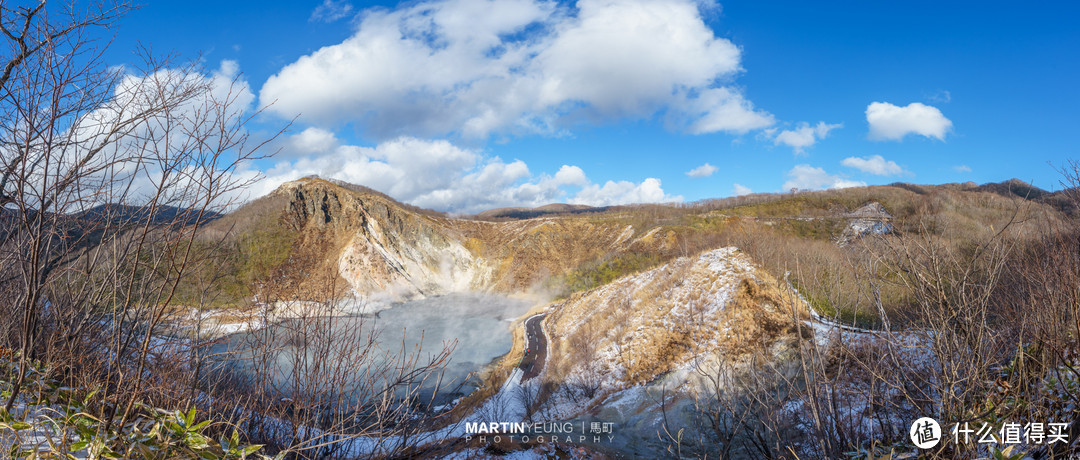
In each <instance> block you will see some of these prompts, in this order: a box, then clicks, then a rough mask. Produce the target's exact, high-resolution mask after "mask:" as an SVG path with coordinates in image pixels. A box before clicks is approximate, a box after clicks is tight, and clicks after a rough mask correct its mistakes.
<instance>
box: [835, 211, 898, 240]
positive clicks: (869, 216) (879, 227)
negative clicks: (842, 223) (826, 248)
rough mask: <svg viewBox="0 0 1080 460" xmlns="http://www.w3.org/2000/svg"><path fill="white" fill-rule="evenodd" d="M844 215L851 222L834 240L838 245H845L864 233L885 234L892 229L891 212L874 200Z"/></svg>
mask: <svg viewBox="0 0 1080 460" xmlns="http://www.w3.org/2000/svg"><path fill="white" fill-rule="evenodd" d="M846 216H847V217H850V218H851V222H849V223H848V226H847V228H846V229H844V233H842V234H841V235H840V238H839V239H837V241H836V243H837V244H839V245H840V246H846V245H847V244H848V243H851V242H852V241H855V240H857V239H859V238H862V237H864V236H866V235H886V234H889V233H892V231H893V226H892V223H890V221H891V220H892V217H893V216H892V214H889V211H886V210H885V207H884V206H882V205H881V203H878V202H876V201H873V202H870V203H867V204H865V205H863V206H862V207H860V208H859V209H856V210H854V211H852V212H849V213H847V214H846Z"/></svg>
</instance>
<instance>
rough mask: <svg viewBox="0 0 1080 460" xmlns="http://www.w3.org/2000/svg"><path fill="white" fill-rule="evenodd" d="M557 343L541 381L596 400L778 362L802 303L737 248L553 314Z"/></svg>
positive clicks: (642, 277)
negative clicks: (687, 371) (722, 366)
mask: <svg viewBox="0 0 1080 460" xmlns="http://www.w3.org/2000/svg"><path fill="white" fill-rule="evenodd" d="M550 310H551V311H552V313H551V314H550V315H549V317H548V318H547V319H546V320H545V323H544V324H545V329H546V331H547V332H548V334H549V335H551V336H552V337H555V338H557V339H553V341H552V349H553V353H552V355H551V358H549V360H548V366H549V368H548V373H547V374H546V378H548V379H550V380H551V383H552V384H555V385H558V384H560V383H562V382H593V384H594V385H595V386H596V388H597V389H598V390H601V392H611V391H617V390H622V389H625V388H628V387H630V386H633V385H637V384H643V383H648V382H650V381H652V380H653V379H655V378H656V377H657V376H660V375H663V374H665V373H667V372H670V371H673V370H676V369H678V368H683V367H686V366H687V365H688V364H689V363H691V362H694V361H698V362H700V361H702V360H705V361H708V360H712V359H715V358H716V357H717V356H722V357H724V359H725V360H726V361H728V362H738V361H739V360H740V359H741V357H743V356H748V355H750V354H752V353H755V352H763V353H765V354H767V355H778V354H781V353H782V352H783V350H785V349H786V348H788V347H789V346H791V345H792V344H793V343H794V338H795V334H797V333H798V331H797V324H798V322H799V321H801V320H804V319H806V318H808V315H809V311H808V310H807V306H806V305H805V303H803V302H801V301H800V300H799V299H798V295H797V294H796V293H794V292H792V291H791V290H790V289H789V288H788V287H787V285H786V284H784V283H783V282H782V281H778V280H777V279H775V278H774V277H772V276H771V275H769V274H768V273H767V272H765V270H763V269H761V268H760V267H757V266H756V265H755V264H754V262H753V261H752V260H751V259H750V257H749V256H747V255H746V254H744V253H742V252H740V251H739V250H738V249H736V248H733V247H728V248H722V249H715V250H712V251H708V252H704V253H702V254H700V255H699V256H696V257H681V258H678V259H675V260H673V261H671V262H669V263H667V264H664V265H661V266H659V267H657V268H654V269H651V270H648V271H645V272H642V273H638V274H636V275H631V276H627V277H623V278H620V279H618V280H616V281H614V282H611V283H609V284H607V285H604V286H602V287H599V288H596V289H593V290H590V291H587V292H584V293H579V294H575V295H573V296H571V297H570V298H568V299H566V300H564V301H561V302H558V303H555V304H553V305H551V306H550Z"/></svg>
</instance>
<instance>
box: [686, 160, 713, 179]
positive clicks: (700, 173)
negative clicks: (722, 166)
mask: <svg viewBox="0 0 1080 460" xmlns="http://www.w3.org/2000/svg"><path fill="white" fill-rule="evenodd" d="M717 169H719V168H717V167H716V166H713V165H711V164H708V163H705V164H703V165H701V166H698V167H696V168H694V169H691V170H689V171H687V172H686V175H687V176H690V177H709V176H711V175H713V173H715V172H716V170H717Z"/></svg>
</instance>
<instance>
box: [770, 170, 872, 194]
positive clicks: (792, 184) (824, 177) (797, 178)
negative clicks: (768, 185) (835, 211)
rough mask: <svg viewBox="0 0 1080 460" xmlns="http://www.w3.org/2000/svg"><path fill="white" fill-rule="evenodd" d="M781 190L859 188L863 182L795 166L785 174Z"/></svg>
mask: <svg viewBox="0 0 1080 460" xmlns="http://www.w3.org/2000/svg"><path fill="white" fill-rule="evenodd" d="M787 177H788V180H787V182H784V185H783V190H785V191H786V190H791V189H799V190H822V189H827V188H846V187H861V186H864V185H866V183H865V182H858V181H851V180H847V179H844V178H843V177H840V176H834V175H831V174H829V173H826V172H825V170H824V169H821V168H815V167H813V166H810V165H797V166H795V167H794V168H791V170H790V171H788V173H787Z"/></svg>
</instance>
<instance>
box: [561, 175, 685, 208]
mask: <svg viewBox="0 0 1080 460" xmlns="http://www.w3.org/2000/svg"><path fill="white" fill-rule="evenodd" d="M682 200H683V197H681V196H670V195H668V194H667V193H665V192H664V189H663V188H661V187H660V179H656V178H653V177H650V178H647V179H645V180H643V181H641V183H640V184H635V183H633V182H629V181H618V182H615V181H610V180H609V181H607V182H606V183H605V184H604V186H603V187H601V186H599V185H596V184H590V185H587V186H585V187H583V188H582V189H581V191H580V192H578V194H577V196H575V197H574V198H573V199H571V200H570V202H571V203H575V204H587V205H591V206H611V205H617V204H633V203H666V202H674V201H682Z"/></svg>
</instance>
